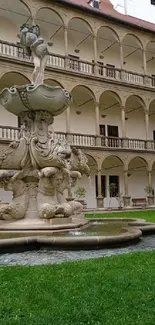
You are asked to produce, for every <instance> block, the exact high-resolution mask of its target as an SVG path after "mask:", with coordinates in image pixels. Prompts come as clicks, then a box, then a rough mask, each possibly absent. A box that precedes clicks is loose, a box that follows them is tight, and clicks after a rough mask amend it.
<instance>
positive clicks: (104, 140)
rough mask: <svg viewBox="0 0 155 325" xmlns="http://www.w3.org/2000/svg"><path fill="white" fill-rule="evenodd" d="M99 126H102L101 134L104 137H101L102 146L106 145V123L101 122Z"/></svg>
mask: <svg viewBox="0 0 155 325" xmlns="http://www.w3.org/2000/svg"><path fill="white" fill-rule="evenodd" d="M99 128H100V135H101V136H102V137H101V146H104V147H106V139H105V125H103V124H100V125H99Z"/></svg>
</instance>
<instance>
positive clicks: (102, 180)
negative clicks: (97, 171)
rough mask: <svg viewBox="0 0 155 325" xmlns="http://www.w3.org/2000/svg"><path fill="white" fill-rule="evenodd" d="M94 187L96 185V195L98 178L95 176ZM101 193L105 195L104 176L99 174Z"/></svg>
mask: <svg viewBox="0 0 155 325" xmlns="http://www.w3.org/2000/svg"><path fill="white" fill-rule="evenodd" d="M95 187H96V197H98V178H97V175H96V176H95ZM101 193H102V196H103V197H106V176H105V175H101Z"/></svg>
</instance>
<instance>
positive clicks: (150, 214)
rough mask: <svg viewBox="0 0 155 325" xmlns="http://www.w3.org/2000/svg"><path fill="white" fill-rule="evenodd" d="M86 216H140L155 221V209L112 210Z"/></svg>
mask: <svg viewBox="0 0 155 325" xmlns="http://www.w3.org/2000/svg"><path fill="white" fill-rule="evenodd" d="M85 217H86V218H140V219H145V220H146V221H148V222H155V210H142V211H128V212H124V211H123V212H110V213H87V214H86V215H85Z"/></svg>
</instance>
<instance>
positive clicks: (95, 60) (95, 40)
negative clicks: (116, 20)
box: [93, 35, 97, 75]
mask: <svg viewBox="0 0 155 325" xmlns="http://www.w3.org/2000/svg"><path fill="white" fill-rule="evenodd" d="M93 46H94V74H95V75H97V37H96V36H95V35H94V36H93Z"/></svg>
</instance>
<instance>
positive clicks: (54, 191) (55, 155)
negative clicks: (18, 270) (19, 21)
mask: <svg viewBox="0 0 155 325" xmlns="http://www.w3.org/2000/svg"><path fill="white" fill-rule="evenodd" d="M20 42H21V45H22V46H23V48H24V51H25V53H26V54H28V55H32V57H33V62H34V71H33V75H32V83H31V84H28V85H23V86H13V87H11V88H6V89H4V90H3V91H2V92H1V93H0V103H1V105H2V106H3V107H4V108H5V109H6V110H7V111H9V112H11V113H12V114H14V115H16V116H18V117H20V119H21V125H22V126H21V129H20V135H19V140H18V141H14V142H11V143H10V145H9V146H8V148H7V149H5V150H3V151H1V152H0V186H1V187H2V188H4V190H6V191H12V193H13V199H12V202H11V203H10V204H1V205H0V220H1V221H0V229H44V228H48V229H49V228H53V227H62V228H63V227H64V228H67V227H71V226H72V227H75V226H78V225H79V226H80V225H82V224H84V223H86V221H85V220H84V218H83V216H82V209H83V206H82V205H81V204H80V203H79V202H77V201H75V200H74V199H73V195H72V188H73V187H74V186H75V185H76V182H77V180H78V179H80V178H81V176H82V174H86V175H88V176H89V167H88V165H87V158H86V156H85V155H84V153H83V152H82V151H81V150H79V149H76V148H71V147H70V145H69V143H68V142H67V141H66V139H63V140H61V139H57V138H56V136H55V134H54V131H50V128H49V126H50V125H51V124H52V123H53V121H54V117H55V116H57V115H59V114H61V113H62V112H64V111H65V110H66V108H67V107H68V105H69V104H70V101H71V95H70V94H69V92H67V91H66V90H64V89H62V88H61V87H52V86H49V85H46V84H43V80H44V70H45V67H46V62H47V58H48V51H47V47H46V44H45V42H44V40H43V39H42V38H41V37H40V29H39V26H38V25H36V26H32V27H29V26H28V25H27V24H24V25H23V26H22V27H21V31H20ZM66 190H67V194H66ZM67 195H68V199H66V196H67Z"/></svg>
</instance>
